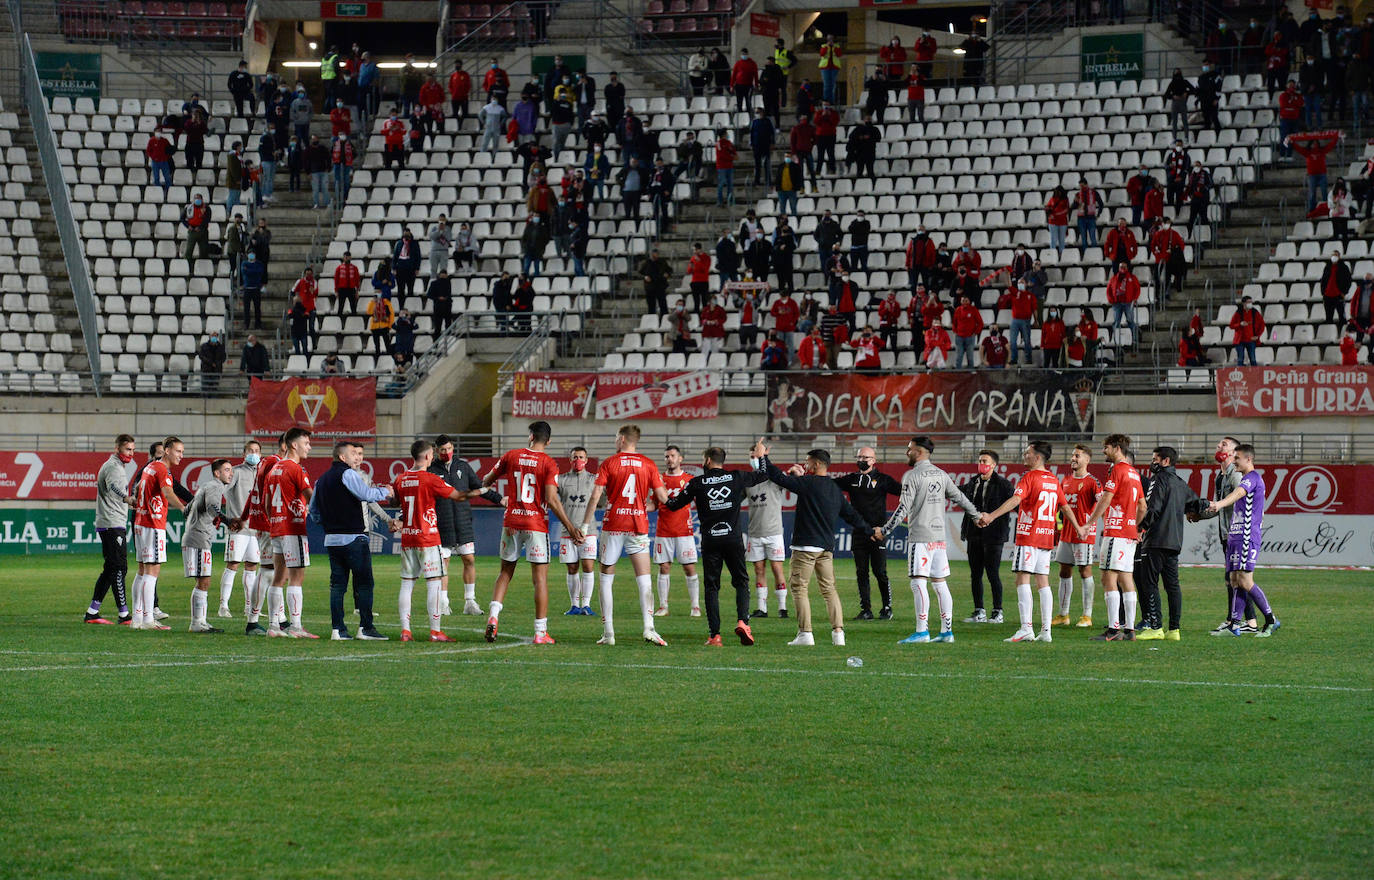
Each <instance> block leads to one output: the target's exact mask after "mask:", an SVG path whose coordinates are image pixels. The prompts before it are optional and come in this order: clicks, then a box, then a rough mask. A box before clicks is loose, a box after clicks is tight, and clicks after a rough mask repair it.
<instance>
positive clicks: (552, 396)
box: [511, 373, 596, 419]
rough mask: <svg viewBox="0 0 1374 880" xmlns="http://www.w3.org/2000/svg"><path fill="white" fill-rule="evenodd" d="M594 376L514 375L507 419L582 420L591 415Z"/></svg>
mask: <svg viewBox="0 0 1374 880" xmlns="http://www.w3.org/2000/svg"><path fill="white" fill-rule="evenodd" d="M595 392H596V373H516V374H515V381H514V382H513V383H512V386H511V415H513V416H516V417H518V418H525V419H583V418H586V417H587V416H588V415H589V414H590V412H591V406H592V395H593V394H594V393H595Z"/></svg>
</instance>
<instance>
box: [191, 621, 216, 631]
mask: <svg viewBox="0 0 1374 880" xmlns="http://www.w3.org/2000/svg"><path fill="white" fill-rule="evenodd" d="M214 629H215V628H214V627H213V626H211V625H210V624H208V623H202V622H200V621H199V620H193V621H191V626H190V627H189V628H188V629H187V630H186V631H187V632H193V633H208V632H212V631H214Z"/></svg>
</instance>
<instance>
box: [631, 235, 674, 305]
mask: <svg viewBox="0 0 1374 880" xmlns="http://www.w3.org/2000/svg"><path fill="white" fill-rule="evenodd" d="M672 274H673V270H672V269H671V268H670V267H669V265H668V261H667V260H665V259H663V257H662V256H660V255H659V252H658V248H654V249H653V250H651V251H650V252H649V256H648V257H646V258H645V259H644V261H643V262H642V263H640V264H639V275H640V277H641V278H642V279H643V281H644V300H645V302H646V303H647V304H648V310H649V311H650V312H652V313H654V314H656V315H666V314H668V284H669V283H670V281H671V278H672Z"/></svg>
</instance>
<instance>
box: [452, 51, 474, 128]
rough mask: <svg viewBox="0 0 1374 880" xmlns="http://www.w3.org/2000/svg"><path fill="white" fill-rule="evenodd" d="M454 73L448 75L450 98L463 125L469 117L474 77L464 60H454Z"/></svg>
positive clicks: (459, 123)
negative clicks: (468, 70)
mask: <svg viewBox="0 0 1374 880" xmlns="http://www.w3.org/2000/svg"><path fill="white" fill-rule="evenodd" d="M453 64H454V68H453V73H450V74H449V75H448V99H449V102H450V104H451V105H452V107H453V116H454V117H455V118H456V119H457V120H458V125H459V126H460V127H461V126H462V124H463V120H464V119H467V117H468V98H469V97H470V96H471V95H472V77H471V76H469V75H468V72H467V71H466V70H464V69H463V62H461V61H459V60H458V59H456V58H455V59H454V60H453Z"/></svg>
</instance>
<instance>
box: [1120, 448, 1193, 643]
mask: <svg viewBox="0 0 1374 880" xmlns="http://www.w3.org/2000/svg"><path fill="white" fill-rule="evenodd" d="M1177 460H1178V450H1176V449H1174V448H1173V447H1172V446H1156V447H1155V449H1154V455H1153V457H1152V458H1151V459H1150V480H1149V482H1148V483H1147V484H1146V487H1145V505H1146V511H1145V519H1144V520H1142V521H1141V523H1140V532H1141V541H1140V543H1141V546H1143V547H1144V548H1145V561H1146V564H1145V565H1144V574H1145V579H1144V581H1143V582H1141V581H1137V583H1139V584H1141V586H1142V587H1143V589H1141V590H1140V599H1141V609H1140V613H1141V617H1142V618H1143V620H1142V622H1141V625H1140V629H1139V631H1137V632H1136V636H1135V637H1136V638H1137V639H1141V640H1145V641H1149V640H1151V639H1169V640H1171V641H1178V638H1179V630H1178V627H1179V621H1180V619H1181V618H1182V616H1183V591H1182V590H1181V589H1180V588H1179V583H1178V552H1179V550H1181V549H1182V548H1183V519H1184V516H1185V515H1186V513H1187V510H1188V505H1189V503H1190V502H1192V501H1193V500H1194V499H1196V498H1197V495H1196V494H1195V493H1194V492H1193V490H1192V489H1189V488H1188V484H1187V483H1186V482H1184V480H1183V478H1182V477H1180V476H1179V475H1178V471H1176V470H1175V469H1174V462H1176V461H1177ZM1160 577H1163V578H1164V593H1165V595H1167V596H1168V597H1169V628H1168V630H1167V631H1166V630H1165V629H1164V627H1163V625H1162V624H1163V620H1162V615H1161V614H1160V611H1161V609H1160V607H1159V579H1160Z"/></svg>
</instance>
